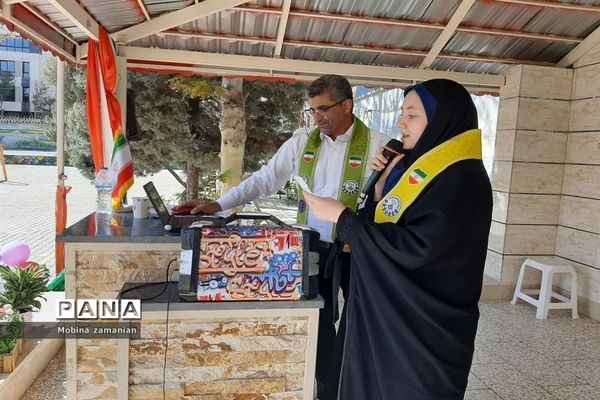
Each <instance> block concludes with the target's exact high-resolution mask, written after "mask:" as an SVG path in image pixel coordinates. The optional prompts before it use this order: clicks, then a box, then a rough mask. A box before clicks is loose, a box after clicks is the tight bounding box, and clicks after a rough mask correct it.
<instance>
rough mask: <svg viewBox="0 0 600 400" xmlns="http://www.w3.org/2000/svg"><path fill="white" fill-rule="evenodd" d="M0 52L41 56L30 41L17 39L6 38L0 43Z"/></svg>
mask: <svg viewBox="0 0 600 400" xmlns="http://www.w3.org/2000/svg"><path fill="white" fill-rule="evenodd" d="M0 51H11V52H13V53H36V54H42V49H40V48H39V47H38V46H36V45H35V44H33V43H31V40H27V39H23V38H20V37H17V38H10V37H9V38H6V39H4V40H3V41H2V42H0Z"/></svg>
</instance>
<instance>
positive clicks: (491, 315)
mask: <svg viewBox="0 0 600 400" xmlns="http://www.w3.org/2000/svg"><path fill="white" fill-rule="evenodd" d="M465 399H469V400H488V399H489V400H491V399H503V400H598V399H600V323H599V322H598V321H594V320H591V319H589V318H585V317H581V318H579V319H572V318H571V313H570V311H568V310H560V311H558V310H557V311H550V315H549V317H548V319H547V320H538V319H536V318H535V308H534V307H533V306H530V305H528V304H526V303H522V302H520V303H518V304H517V305H515V306H513V305H511V304H510V303H509V302H508V301H507V302H495V303H491V302H486V303H482V304H481V319H480V323H479V330H478V332H477V339H476V345H475V355H474V358H473V367H472V368H471V374H470V378H469V386H468V389H467V395H466V397H465Z"/></svg>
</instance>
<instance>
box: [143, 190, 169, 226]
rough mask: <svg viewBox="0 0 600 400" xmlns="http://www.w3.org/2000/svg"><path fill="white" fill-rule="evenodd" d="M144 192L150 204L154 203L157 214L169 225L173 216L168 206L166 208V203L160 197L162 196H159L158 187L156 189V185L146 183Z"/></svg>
mask: <svg viewBox="0 0 600 400" xmlns="http://www.w3.org/2000/svg"><path fill="white" fill-rule="evenodd" d="M144 190H145V191H146V194H147V195H148V199H149V200H150V203H152V206H153V207H154V209H155V210H156V213H157V214H158V216H159V217H160V220H161V221H162V222H163V223H165V224H166V223H168V221H169V216H170V215H171V214H170V213H169V210H167V206H165V203H164V202H163V200H162V198H161V197H160V194H158V191H157V190H156V187H154V184H153V183H152V182H148V183H146V184H145V185H144Z"/></svg>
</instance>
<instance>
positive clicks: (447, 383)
mask: <svg viewBox="0 0 600 400" xmlns="http://www.w3.org/2000/svg"><path fill="white" fill-rule="evenodd" d="M398 128H399V129H400V131H401V133H402V141H403V146H404V148H405V149H407V150H412V151H411V152H409V153H407V154H406V155H405V156H402V155H400V156H397V157H396V158H394V159H393V160H392V161H391V162H390V165H389V166H388V167H387V168H385V167H386V164H387V161H386V159H385V158H384V157H383V156H381V155H379V156H377V157H376V158H374V159H373V160H371V166H372V168H373V169H375V170H382V169H384V168H385V171H384V172H383V174H382V176H381V178H380V179H379V181H378V183H377V184H376V186H375V188H374V190H373V191H372V192H371V193H370V196H369V198H368V199H367V204H366V206H365V208H364V209H363V210H362V211H360V212H359V214H358V215H357V214H355V213H354V212H352V211H351V210H349V209H345V208H344V207H343V206H342V205H341V204H340V203H339V202H337V201H336V200H333V199H328V198H322V197H317V196H313V195H310V194H306V193H305V195H304V196H305V198H306V199H307V202H308V204H309V206H310V207H311V209H312V211H313V212H314V213H315V215H316V216H317V217H318V218H321V219H325V220H329V221H333V222H337V230H338V233H339V236H340V238H341V239H342V240H343V241H344V242H345V243H346V244H348V245H349V246H350V249H351V252H352V268H351V272H350V286H349V287H350V289H349V291H350V293H349V297H348V300H347V304H346V307H347V308H346V311H345V318H346V320H345V321H343V322H345V326H346V332H345V333H343V335H344V338H345V341H344V346H343V349H344V350H343V357H342V363H341V373H340V380H339V397H338V398H339V399H342V400H351V399H352V400H353V399H365V400H396V399H398V400H402V399H407V400H441V399H443V400H459V399H463V397H464V392H465V388H466V386H467V378H468V374H469V369H470V367H471V360H472V357H473V348H474V341H475V333H476V331H477V321H478V319H479V309H478V306H477V302H478V300H479V296H480V295H481V285H482V279H483V266H484V261H485V257H486V250H487V241H488V233H489V229H490V223H491V213H492V194H491V186H490V182H489V179H488V176H487V174H486V171H485V169H484V167H483V163H482V161H481V131H479V130H478V129H477V111H476V109H475V105H474V104H473V101H472V100H471V97H470V95H469V93H468V92H467V91H466V90H465V88H464V87H462V86H461V85H459V84H458V83H456V82H453V81H449V80H446V79H435V80H430V81H427V82H424V83H421V84H418V85H415V86H411V87H409V88H407V89H406V91H405V98H404V102H403V104H402V115H401V117H400V120H399V121H398ZM403 158H404V159H403ZM402 159H403V160H402ZM400 160H402V163H400V164H399V163H398V162H399V161H400ZM403 171H404V172H403ZM402 172H403V173H402ZM386 180H387V181H386ZM342 326H343V324H342Z"/></svg>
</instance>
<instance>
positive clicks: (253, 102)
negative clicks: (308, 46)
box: [244, 81, 305, 171]
mask: <svg viewBox="0 0 600 400" xmlns="http://www.w3.org/2000/svg"><path fill="white" fill-rule="evenodd" d="M244 92H245V93H246V94H247V96H248V98H247V99H246V131H247V134H248V137H247V138H246V153H245V157H244V162H245V165H244V170H245V171H255V170H256V169H258V167H259V166H260V165H261V164H262V163H263V162H265V161H268V160H269V158H271V156H272V155H273V154H275V152H276V151H277V149H279V147H280V146H281V145H282V144H283V142H285V141H286V140H287V139H289V138H290V136H291V135H292V133H293V132H294V131H295V130H296V129H298V128H299V126H300V120H301V119H302V108H303V104H304V99H305V92H304V85H303V84H301V83H297V84H294V85H292V84H289V83H285V82H275V83H269V82H264V81H246V82H244Z"/></svg>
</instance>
